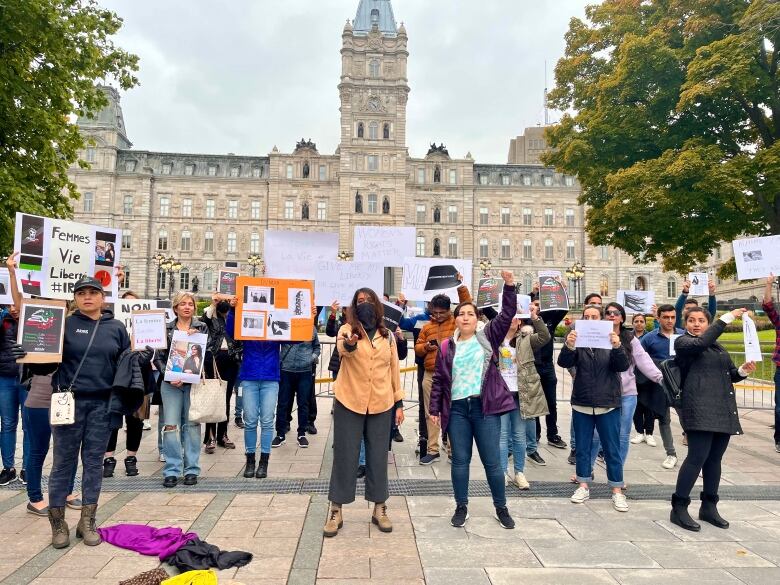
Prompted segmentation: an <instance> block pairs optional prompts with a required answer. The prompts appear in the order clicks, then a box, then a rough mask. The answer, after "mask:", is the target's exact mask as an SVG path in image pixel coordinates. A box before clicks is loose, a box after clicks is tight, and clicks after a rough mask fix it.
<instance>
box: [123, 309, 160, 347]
mask: <svg viewBox="0 0 780 585" xmlns="http://www.w3.org/2000/svg"><path fill="white" fill-rule="evenodd" d="M166 323H167V316H166V314H165V310H164V309H159V310H153V311H133V312H132V314H131V315H130V346H131V347H132V349H134V350H136V349H144V348H146V347H147V346H149V347H151V348H152V349H168V332H167V330H166V328H165V325H166Z"/></svg>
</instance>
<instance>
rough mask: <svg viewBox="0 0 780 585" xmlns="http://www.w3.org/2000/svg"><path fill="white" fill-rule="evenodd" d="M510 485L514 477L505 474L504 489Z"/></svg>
mask: <svg viewBox="0 0 780 585" xmlns="http://www.w3.org/2000/svg"><path fill="white" fill-rule="evenodd" d="M510 483H512V477H511V476H510V475H509V474H508V473H506V472H504V487H506V486H508V485H509V484H510Z"/></svg>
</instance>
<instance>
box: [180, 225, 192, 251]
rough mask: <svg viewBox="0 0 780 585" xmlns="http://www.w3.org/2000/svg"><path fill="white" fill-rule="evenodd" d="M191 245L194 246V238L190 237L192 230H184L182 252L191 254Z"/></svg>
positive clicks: (182, 233)
mask: <svg viewBox="0 0 780 585" xmlns="http://www.w3.org/2000/svg"><path fill="white" fill-rule="evenodd" d="M191 245H192V237H191V235H190V230H182V232H181V251H182V252H189V251H190V246H191Z"/></svg>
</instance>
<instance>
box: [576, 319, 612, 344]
mask: <svg viewBox="0 0 780 585" xmlns="http://www.w3.org/2000/svg"><path fill="white" fill-rule="evenodd" d="M574 330H575V331H576V332H577V341H575V343H574V347H577V348H579V347H590V348H593V349H612V343H611V342H610V340H609V334H610V333H612V330H613V329H612V322H611V321H588V320H585V319H577V320H576V321H575V322H574Z"/></svg>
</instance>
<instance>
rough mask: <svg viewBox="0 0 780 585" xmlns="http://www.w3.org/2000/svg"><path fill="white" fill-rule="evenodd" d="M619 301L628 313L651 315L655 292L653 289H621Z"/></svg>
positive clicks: (618, 293)
mask: <svg viewBox="0 0 780 585" xmlns="http://www.w3.org/2000/svg"><path fill="white" fill-rule="evenodd" d="M617 302H618V303H619V304H621V305H623V308H624V309H625V310H626V314H627V315H650V314H651V313H652V307H653V303H654V302H655V293H654V292H653V291H651V290H619V291H618V292H617Z"/></svg>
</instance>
